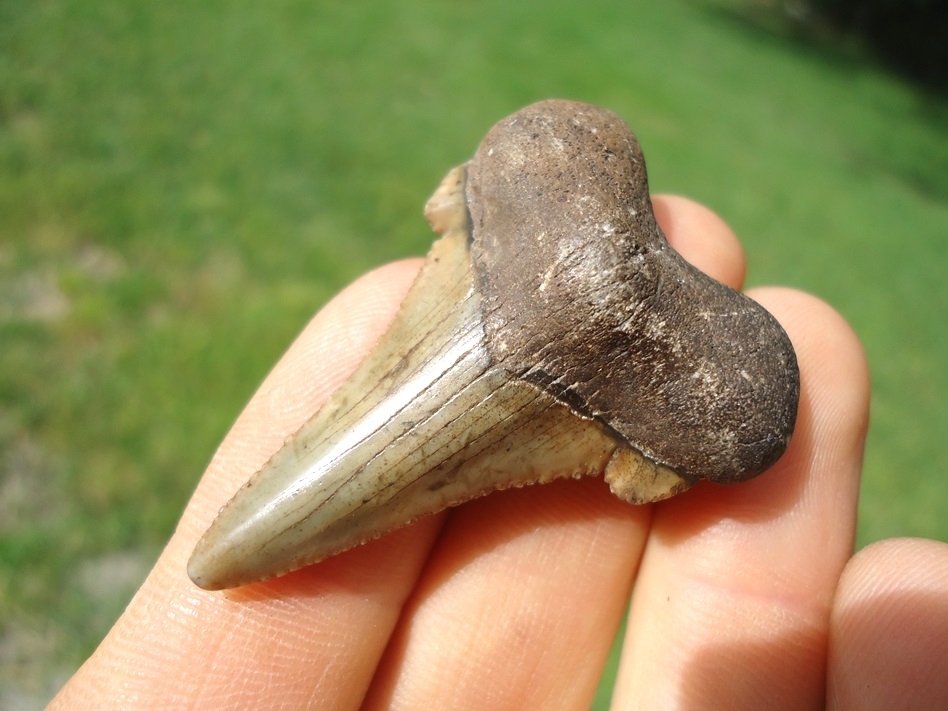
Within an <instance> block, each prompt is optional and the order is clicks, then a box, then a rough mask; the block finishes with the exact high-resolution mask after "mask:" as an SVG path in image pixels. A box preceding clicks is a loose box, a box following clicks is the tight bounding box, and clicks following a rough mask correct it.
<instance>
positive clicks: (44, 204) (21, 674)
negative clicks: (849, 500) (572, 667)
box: [0, 0, 948, 708]
mask: <svg viewBox="0 0 948 711" xmlns="http://www.w3.org/2000/svg"><path fill="white" fill-rule="evenodd" d="M775 5H776V3H772V2H771V3H768V2H762V1H761V0H757V1H756V2H755V1H753V0H748V1H747V2H737V1H736V0H735V1H732V2H723V1H717V2H713V1H710V0H709V1H704V2H702V1H700V0H692V1H691V2H685V1H682V0H666V1H665V2H644V1H641V2H630V1H629V0H592V1H591V2H588V3H583V4H578V3H573V2H564V1H563V0H542V1H541V0H524V1H522V2H509V1H508V0H503V1H501V0H488V1H487V2H481V3H470V2H466V3H461V2H455V1H450V2H443V1H438V0H405V1H403V2H401V3H384V2H364V3H348V4H343V3H332V2H328V1H322V0H316V1H310V2H299V1H297V0H278V1H276V2H271V3H255V2H248V1H247V0H231V1H230V2H226V3H224V2H220V0H205V1H204V2H201V3H187V2H182V1H181V0H171V1H169V2H162V3H128V2H124V1H123V0H46V1H44V2H18V1H16V0H13V1H8V2H0V689H3V691H0V707H3V708H35V707H39V706H42V704H43V702H44V701H45V700H46V699H48V698H49V697H50V696H51V695H52V694H53V693H54V692H55V690H56V689H57V688H58V686H59V685H60V684H61V683H62V682H63V681H64V680H65V679H66V678H67V677H68V675H69V674H71V673H72V671H73V670H74V669H75V668H76V666H77V665H78V664H79V663H80V662H81V661H82V659H84V657H85V656H87V655H88V654H89V653H90V652H91V650H92V649H93V648H94V647H95V645H96V644H97V643H98V641H99V640H100V639H101V637H102V636H103V635H104V634H105V632H106V631H107V630H108V628H109V626H110V625H111V623H112V622H113V621H114V619H115V618H116V617H117V615H118V614H119V613H120V612H121V610H122V608H123V606H124V605H125V603H126V602H127V601H128V599H129V597H130V596H131V594H132V592H133V591H134V589H135V587H136V586H137V584H138V583H139V582H140V580H141V579H142V578H143V576H144V574H145V572H146V571H147V569H148V568H149V567H150V565H151V563H152V562H153V560H154V558H155V557H156V556H157V554H158V552H159V550H160V548H161V546H162V544H163V542H164V541H165V540H166V539H167V537H168V536H169V534H170V532H171V531H172V529H173V527H174V525H175V522H176V520H177V518H178V516H179V514H180V511H181V509H182V508H183V506H184V504H185V502H186V500H187V498H188V496H189V494H190V492H191V491H192V489H193V487H194V485H195V483H196V482H197V480H198V478H199V476H200V474H201V472H202V470H203V468H204V466H205V464H206V462H207V461H208V459H209V458H210V456H211V454H212V452H213V451H214V448H215V446H216V445H217V443H218V442H219V440H220V439H221V438H222V436H223V435H224V433H225V432H226V430H227V429H228V427H229V425H230V423H231V422H232V420H233V419H234V417H235V416H236V415H237V413H238V412H239V410H240V409H241V407H242V405H243V403H244V402H245V401H246V400H247V398H248V397H249V396H250V395H251V393H252V392H253V391H254V389H255V388H256V386H257V384H258V383H259V382H260V380H261V379H262V378H263V376H264V375H265V374H266V372H267V370H268V369H269V367H270V366H271V365H272V363H273V362H274V361H275V360H276V359H277V357H278V356H279V355H280V354H281V352H282V351H283V350H284V349H285V348H286V346H287V345H288V343H289V342H290V341H291V339H292V338H293V336H294V334H295V333H296V332H297V331H298V330H299V329H300V328H301V327H302V325H303V324H304V323H305V322H306V320H307V319H308V318H309V317H310V316H311V315H312V314H313V313H314V312H315V311H316V310H317V309H318V308H319V307H320V305H321V304H323V303H324V302H325V301H326V300H327V299H328V298H330V296H331V295H332V294H333V293H334V292H335V291H337V290H338V289H339V288H341V287H342V286H343V285H344V284H346V283H347V282H348V281H350V280H351V279H353V278H354V277H355V276H357V275H358V274H360V273H362V272H364V271H366V270H367V269H370V268H371V267H373V266H376V265H379V264H381V263H383V262H385V261H388V260H391V259H395V258H399V257H403V256H408V255H421V254H423V253H424V252H425V251H426V249H427V247H428V245H429V243H430V242H431V239H432V238H431V235H430V233H429V231H428V229H427V227H426V225H425V223H424V221H423V219H422V215H421V206H422V205H423V204H424V201H425V199H426V198H427V197H428V195H429V194H430V192H431V191H432V189H433V188H434V187H435V186H436V185H437V183H438V181H439V180H440V179H441V177H442V175H443V174H444V173H445V171H446V170H447V169H448V168H449V167H451V166H453V165H455V164H457V163H459V162H461V161H463V160H465V159H466V158H467V157H468V156H469V155H470V154H471V152H472V151H473V150H474V148H475V147H476V145H477V143H478V141H479V140H480V138H481V137H482V136H483V134H484V132H485V131H486V130H487V129H488V128H489V127H490V126H491V125H492V124H493V123H494V122H495V121H496V120H498V119H499V118H501V117H502V116H504V115H506V114H508V113H510V112H512V111H514V110H516V109H517V108H519V107H521V106H522V105H524V104H527V103H529V102H531V101H534V100H537V99H541V98H547V97H553V96H560V97H569V98H576V99H581V100H585V101H590V102H594V103H598V104H602V105H605V106H607V107H609V108H611V109H613V110H615V111H617V112H618V113H619V114H621V115H622V116H623V117H625V118H626V119H627V120H628V121H629V123H630V124H631V125H632V126H633V128H634V130H635V131H636V133H637V134H638V136H639V138H640V140H641V142H642V144H643V146H644V148H645V152H646V156H647V158H648V161H649V169H650V175H651V181H652V186H653V189H654V190H655V191H670V192H677V193H682V194H686V195H689V196H690V197H693V198H695V199H697V200H700V201H702V202H704V203H705V204H707V205H708V206H710V207H711V208H713V209H714V210H716V211H717V212H718V213H719V214H721V215H722V216H723V217H724V218H725V219H726V220H728V221H729V222H730V224H731V225H732V226H733V227H734V229H735V230H736V231H737V233H738V234H739V235H740V236H741V237H742V238H743V240H744V244H745V246H746V250H747V253H748V259H749V265H750V270H749V283H750V284H751V285H756V284H763V283H782V284H788V285H791V286H794V287H797V288H801V289H805V290H809V291H811V292H814V293H816V294H818V295H819V296H821V297H822V298H824V299H826V300H827V301H829V302H830V303H831V304H833V305H834V306H835V307H836V308H837V309H839V310H840V311H841V312H842V313H843V314H844V315H845V316H846V318H847V319H849V321H850V322H851V323H852V324H853V326H854V327H855V328H856V330H857V331H858V333H859V335H860V336H861V338H862V339H863V342H864V344H865V346H866V349H867V351H868V354H869V359H870V362H871V367H872V371H873V378H874V394H873V400H872V408H873V413H872V426H871V433H870V439H869V445H868V451H867V456H866V468H865V478H864V487H863V495H862V501H861V505H860V514H861V516H860V524H859V545H860V546H862V545H865V544H866V543H869V542H871V541H875V540H878V539H881V538H886V537H890V536H902V535H916V536H928V537H934V538H938V539H941V540H948V518H946V517H945V516H944V511H946V510H948V480H946V478H945V472H946V471H948V454H946V452H945V450H944V449H942V448H941V445H940V444H939V443H940V441H941V439H942V438H943V437H944V436H945V432H946V423H948V416H946V409H945V405H944V401H945V398H946V396H948V375H946V368H945V364H946V363H948V329H946V323H948V286H946V284H945V278H944V273H943V272H944V269H945V266H946V264H948V239H946V237H948V235H946V227H948V110H946V109H948V107H946V102H945V101H944V99H940V98H937V97H934V96H930V95H926V94H924V93H922V92H921V91H919V90H917V89H914V88H912V87H911V86H909V85H907V84H905V83H904V82H903V81H901V80H899V79H898V78H896V77H894V76H892V75H889V74H888V73H886V72H885V71H883V70H881V69H879V68H877V67H874V66H873V65H872V64H871V63H867V62H864V61H861V60H860V58H859V55H858V53H857V54H854V53H852V52H850V51H841V50H840V49H839V48H838V47H832V46H828V45H826V44H825V43H812V42H805V41H799V39H798V38H795V37H794V36H793V33H792V32H787V31H786V27H785V25H784V23H783V22H782V21H781V20H780V17H781V15H780V13H779V12H778V11H777V9H776V8H775ZM607 700H608V693H607V692H606V691H605V690H603V692H602V694H601V695H600V699H598V700H597V708H599V707H603V708H604V707H605V704H606V702H607Z"/></svg>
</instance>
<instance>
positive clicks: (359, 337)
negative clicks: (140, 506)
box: [53, 261, 439, 709]
mask: <svg viewBox="0 0 948 711" xmlns="http://www.w3.org/2000/svg"><path fill="white" fill-rule="evenodd" d="M417 267H418V262H417V261H414V262H403V263H399V264H395V265H391V266H389V267H385V268H383V269H380V270H378V271H376V272H374V273H372V274H370V275H368V276H367V277H364V278H363V279H361V280H360V281H358V282H356V283H355V284H354V285H353V286H351V287H350V288H349V289H347V290H346V291H344V292H343V293H342V294H340V295H339V296H338V297H337V298H336V299H334V300H333V301H332V302H331V303H330V304H329V305H327V306H326V308H325V309H323V310H322V311H321V312H320V314H319V315H318V316H317V317H316V318H315V319H314V320H313V321H312V322H311V323H310V324H309V326H308V327H307V328H306V330H305V331H304V332H303V333H302V335H301V336H300V337H299V339H298V340H297V341H296V343H294V344H293V346H292V347H291V348H290V350H289V351H288V353H287V354H286V355H285V356H284V358H283V359H282V360H281V361H280V363H279V364H278V365H277V366H276V368H275V369H274V370H273V372H272V373H271V374H270V376H269V377H268V378H267V380H266V382H265V383H264V384H263V385H262V386H261V388H260V390H259V391H258V392H257V393H256V395H255V396H254V398H253V399H252V401H251V402H250V403H249V404H248V406H247V408H246V410H245V411H244V412H243V414H242V415H241V416H240V418H239V419H238V421H237V422H236V423H235V425H234V427H233V429H232V430H231V432H230V433H229V434H228V436H227V438H226V439H225V441H224V442H223V443H222V445H221V447H220V449H219V451H218V452H217V454H216V455H215V457H214V459H213V461H212V462H211V464H210V466H209V468H208V471H207V473H206V475H205V477H204V478H203V479H202V481H201V483H200V485H199V487H198V489H197V491H196V493H195V495H194V497H193V499H192V501H191V503H190V504H189V506H188V508H187V510H186V511H185V513H184V516H183V517H182V519H181V523H180V525H179V527H178V530H177V531H176V532H175V534H174V536H173V537H172V539H171V541H170V543H169V544H168V546H167V548H166V550H165V551H164V553H163V554H162V556H161V558H160V560H159V561H158V563H157V565H156V567H155V569H154V570H153V571H152V573H151V575H150V576H149V578H148V580H147V581H146V582H145V584H144V585H143V587H142V588H141V590H140V591H139V592H138V594H137V595H136V596H135V598H134V600H133V601H132V602H131V604H130V605H129V607H128V609H127V611H126V612H125V614H124V615H123V616H122V618H121V619H120V620H119V621H118V623H117V624H116V625H115V627H114V628H113V630H112V631H111V632H110V634H109V635H108V637H107V638H106V639H105V640H104V642H103V643H102V645H101V646H100V647H99V649H98V650H97V651H96V652H95V654H94V655H93V656H92V658H90V659H89V661H88V662H87V663H86V664H85V665H84V666H83V667H82V669H81V670H80V671H79V672H78V673H77V675H76V676H75V677H74V678H73V679H72V680H71V682H70V683H69V684H68V685H67V686H66V688H65V689H64V690H63V692H62V693H61V694H60V696H59V697H58V698H57V699H56V702H55V703H54V705H53V707H54V708H56V707H61V708H70V709H76V708H96V709H99V708H109V707H112V706H128V705H131V706H134V707H135V708H142V709H147V708H150V707H153V706H162V707H170V706H176V705H179V702H180V705H181V706H188V707H193V708H231V709H239V708H254V709H257V708H273V707H274V706H278V705H284V706H285V707H288V708H292V707H302V706H306V705H308V704H310V703H312V701H313V699H316V698H318V699H319V705H320V706H322V707H323V708H333V709H345V708H355V707H358V705H359V701H360V699H361V697H362V695H363V694H364V691H365V688H366V687H367V685H368V679H369V677H370V676H371V674H372V672H373V671H374V668H375V664H376V662H377V659H378V657H379V656H380V654H381V652H382V649H383V648H384V645H385V644H386V642H387V640H388V636H389V632H390V630H391V628H392V627H393V626H394V623H395V620H396V618H397V615H398V611H399V610H400V609H401V605H402V603H403V601H404V599H405V597H406V596H407V594H408V591H409V590H410V589H411V587H412V586H413V584H414V582H415V579H416V577H417V573H418V570H419V568H420V567H421V565H422V562H423V560H424V557H425V555H426V553H427V550H428V548H429V547H430V545H431V543H432V541H433V539H434V536H435V535H436V532H437V526H438V523H439V521H438V519H436V518H433V519H430V520H428V521H426V522H423V523H422V524H421V525H419V526H415V527H412V528H410V529H406V530H404V531H402V532H399V533H397V534H395V535H393V536H389V537H386V538H385V539H383V540H380V541H376V542H375V543H373V544H370V545H366V546H364V547H362V548H360V549H357V550H354V551H351V552H349V553H346V554H343V555H340V556H338V557H336V558H334V559H332V560H329V561H326V562H325V563H324V564H323V565H320V566H315V567H312V568H310V569H307V570H305V571H300V572H299V573H297V574H295V575H290V576H286V577H285V578H281V579H279V580H276V581H272V582H271V583H269V584H262V585H256V586H248V587H247V588H243V589H239V590H236V591H231V592H229V593H223V594H222V593H212V592H206V591H203V590H199V589H198V588H196V587H195V586H194V585H193V584H192V583H191V581H190V580H189V579H188V578H187V576H186V574H185V566H186V562H187V559H188V556H189V555H190V552H191V550H192V548H193V546H194V544H195V542H196V541H197V539H198V537H199V536H200V535H201V533H202V532H203V531H204V530H205V528H206V527H207V525H208V524H209V523H210V521H211V519H212V518H213V517H214V515H215V513H216V512H217V510H218V509H219V508H220V507H221V505H222V504H223V503H224V502H225V501H227V499H228V498H229V497H230V496H231V495H233V493H234V492H235V491H236V490H237V488H239V487H240V485H241V484H243V482H244V481H245V480H246V479H247V478H248V477H249V476H250V474H252V473H253V471H254V470H255V469H256V468H258V467H259V466H260V465H261V464H263V462H265V461H266V459H267V458H268V457H269V456H270V455H271V454H272V453H273V452H274V451H275V450H276V449H277V448H278V447H279V446H280V445H281V444H282V443H283V441H284V439H285V438H286V436H287V435H289V434H290V433H292V432H293V431H295V429H296V428H297V427H298V426H299V425H300V424H301V423H302V422H303V420H304V419H305V418H306V417H307V416H309V415H310V414H311V413H312V412H314V411H315V410H316V409H317V408H318V407H319V405H320V404H321V403H322V402H323V401H324V400H325V398H326V396H327V395H328V393H329V392H330V391H331V390H332V389H333V388H334V387H336V386H337V385H338V384H339V382H340V381H341V380H342V379H343V378H344V377H345V376H346V375H347V374H348V372H351V371H352V369H353V368H354V367H355V365H356V364H357V362H358V360H359V359H360V357H361V354H363V353H365V352H366V350H367V349H368V348H369V347H370V346H371V345H372V343H373V342H374V341H375V340H376V338H377V337H378V336H379V335H380V333H381V332H382V330H383V329H384V328H385V326H386V324H387V323H388V322H389V321H390V320H391V318H392V316H393V314H394V311H395V309H396V307H397V305H398V303H399V301H400V300H401V298H402V296H403V294H404V292H405V291H406V290H407V288H408V285H409V284H410V282H411V280H412V279H413V278H414V274H415V272H416V271H417Z"/></svg>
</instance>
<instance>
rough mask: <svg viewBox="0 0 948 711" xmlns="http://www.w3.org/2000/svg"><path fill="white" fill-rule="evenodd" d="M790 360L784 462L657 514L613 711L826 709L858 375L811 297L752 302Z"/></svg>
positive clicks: (860, 391) (845, 548)
mask: <svg viewBox="0 0 948 711" xmlns="http://www.w3.org/2000/svg"><path fill="white" fill-rule="evenodd" d="M752 296H754V297H755V298H757V299H758V300H759V301H760V302H761V303H762V304H763V305H764V306H765V307H767V308H768V309H769V310H770V311H771V312H772V313H774V315H776V316H777V318H778V319H779V320H780V321H781V323H782V324H783V325H784V327H785V328H786V330H787V332H788V334H789V335H790V338H791V340H792V341H793V344H794V347H795V349H796V352H797V357H798V360H799V364H800V378H801V400H800V408H799V415H798V420H797V426H796V431H795V433H794V435H793V439H792V441H791V443H790V447H789V449H788V451H787V452H786V454H785V455H784V457H783V458H782V459H781V460H780V461H778V463H777V464H776V465H775V466H774V467H773V468H772V469H771V470H770V471H768V472H766V473H765V474H763V475H762V476H760V477H759V478H757V479H755V480H753V481H750V482H747V483H744V484H740V485H737V486H734V487H718V486H714V485H706V486H705V485H699V486H698V487H696V488H695V489H694V490H692V491H691V492H688V493H686V494H685V495H683V496H682V497H679V498H678V499H675V500H671V501H668V502H664V503H662V504H660V505H659V506H658V507H656V512H655V515H654V521H653V526H652V533H651V536H650V540H649V544H648V547H647V550H646V553H645V555H644V558H643V562H642V567H641V570H640V573H639V577H638V580H637V582H636V587H635V591H634V593H633V597H632V608H631V611H630V617H629V624H628V628H627V632H626V640H625V645H624V649H623V656H622V661H621V666H620V673H619V682H618V684H617V688H616V692H615V698H614V701H613V705H614V707H615V708H633V707H634V708H727V709H742V708H748V709H750V708H755V709H756V708H767V709H781V708H787V709H804V708H822V706H823V701H824V677H825V673H824V669H825V662H826V659H825V647H826V637H827V627H828V619H829V609H830V604H831V600H832V595H833V590H834V589H835V586H836V582H837V580H838V578H839V574H840V571H841V570H842V567H843V565H844V563H845V561H846V559H847V558H848V556H849V554H850V552H851V550H852V545H853V536H854V528H855V509H856V498H857V491H858V480H859V472H860V465H861V460H862V447H863V441H864V438H865V431H866V425H867V412H868V375H867V371H866V367H865V361H864V358H863V354H862V350H861V348H860V346H859V343H858V341H857V339H856V337H855V335H854V334H853V333H852V331H851V330H850V329H849V328H848V326H847V325H846V324H845V322H844V321H843V320H842V319H841V318H840V317H839V316H838V315H837V314H836V313H834V312H833V311H831V310H830V309H829V308H828V307H827V306H826V305H825V304H823V303H821V302H819V301H818V300H816V299H815V298H813V297H810V296H807V295H804V294H800V293H798V292H793V291H789V290H782V289H766V290H757V291H755V292H753V293H752Z"/></svg>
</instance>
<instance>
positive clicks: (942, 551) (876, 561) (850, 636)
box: [827, 538, 948, 709]
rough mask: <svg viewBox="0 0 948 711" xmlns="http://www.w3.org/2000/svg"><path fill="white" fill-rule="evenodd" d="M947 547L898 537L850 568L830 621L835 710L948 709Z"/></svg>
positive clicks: (867, 550) (831, 688) (830, 672)
mask: <svg viewBox="0 0 948 711" xmlns="http://www.w3.org/2000/svg"><path fill="white" fill-rule="evenodd" d="M946 659H948V544H945V543H941V542H938V541H931V540H922V539H908V538H903V539H892V540H888V541H881V542H879V543H875V544H873V545H871V546H868V547H866V548H865V549H863V550H862V551H860V552H859V553H857V554H856V555H855V556H854V557H853V558H852V559H851V560H850V561H849V563H848V565H847V566H846V569H845V571H844V573H843V575H842V578H841V579H840V584H839V588H838V590H837V595H836V601H835V604H834V607H833V611H832V615H831V631H830V644H829V659H828V679H827V681H828V687H827V688H828V689H829V698H828V701H829V706H828V707H829V708H831V709H895V708H913V709H922V708H925V709H928V708H931V709H935V708H946V707H948V675H946V674H945V667H944V663H945V660H946Z"/></svg>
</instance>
